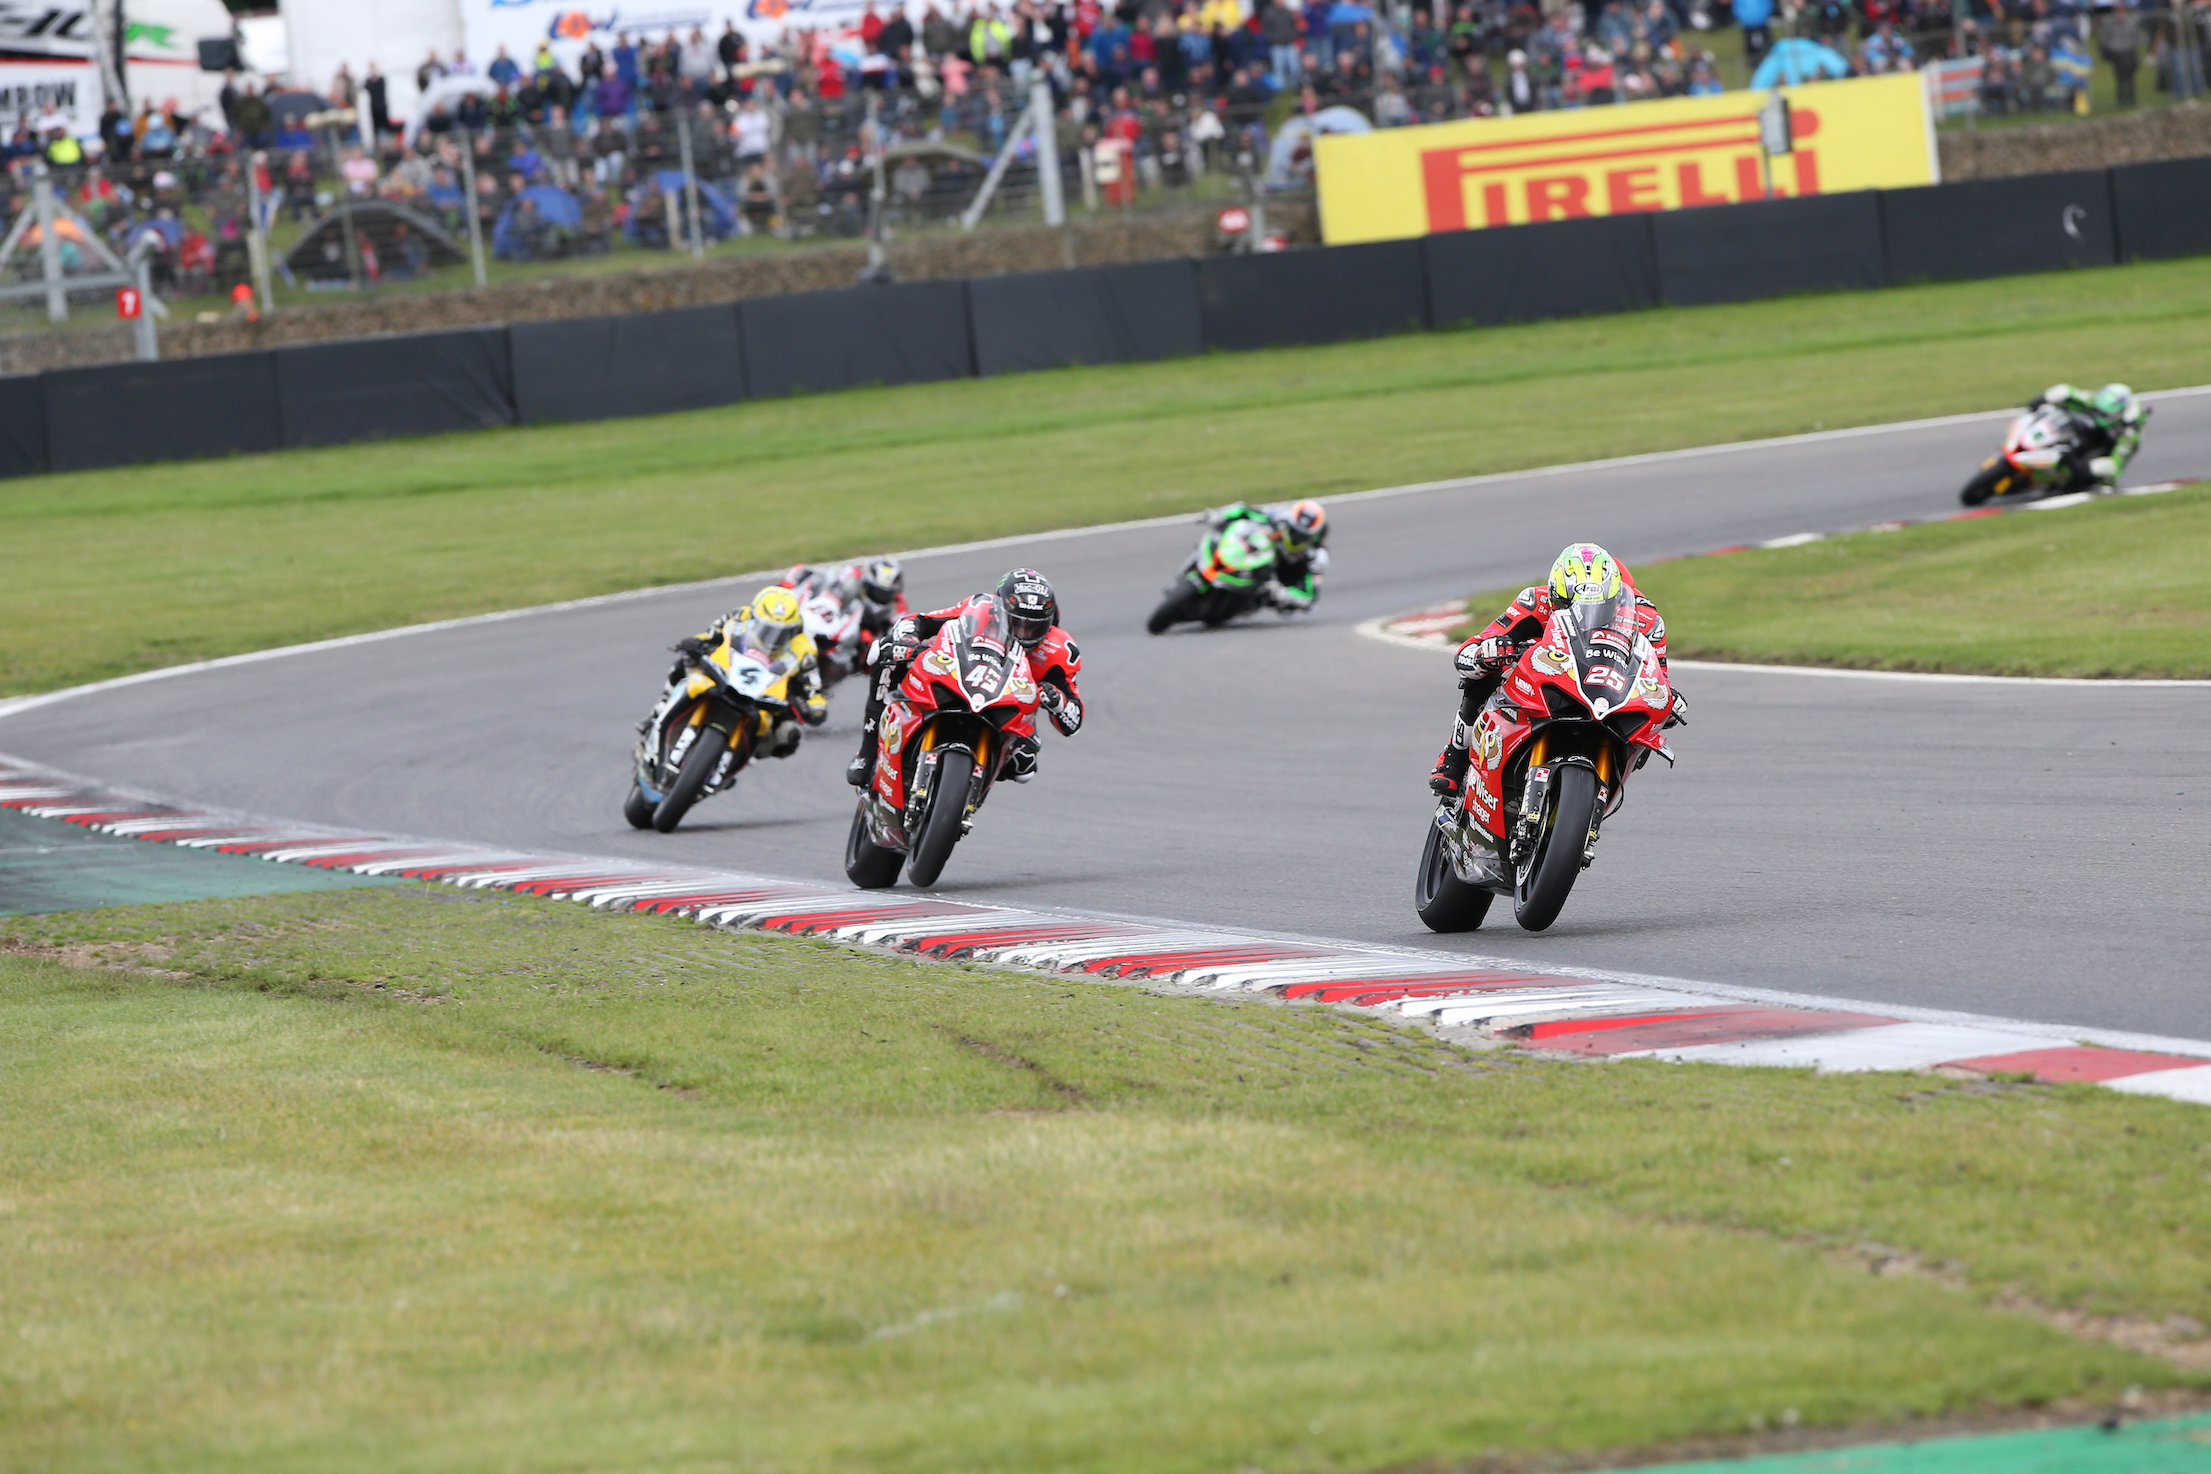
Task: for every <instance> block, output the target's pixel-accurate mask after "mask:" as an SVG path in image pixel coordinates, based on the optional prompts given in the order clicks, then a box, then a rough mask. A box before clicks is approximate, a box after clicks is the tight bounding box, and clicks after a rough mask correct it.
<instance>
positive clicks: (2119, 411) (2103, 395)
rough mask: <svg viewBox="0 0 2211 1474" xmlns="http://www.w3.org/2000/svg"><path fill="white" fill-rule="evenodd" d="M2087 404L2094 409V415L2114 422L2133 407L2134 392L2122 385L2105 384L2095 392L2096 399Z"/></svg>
mask: <svg viewBox="0 0 2211 1474" xmlns="http://www.w3.org/2000/svg"><path fill="white" fill-rule="evenodd" d="M2089 403H2090V404H2092V405H2094V406H2095V407H2096V413H2098V414H2100V415H2109V416H2110V417H2111V418H2112V419H2114V420H2116V419H2118V418H2120V417H2121V416H2123V415H2125V414H2126V412H2127V410H2128V409H2130V408H2131V407H2132V406H2133V404H2134V391H2133V390H2132V389H2129V388H2128V387H2127V386H2126V385H2124V384H2106V385H2104V386H2103V387H2102V388H2101V389H2098V390H2097V391H2096V397H2095V398H2094V399H2092V400H2090V401H2089Z"/></svg>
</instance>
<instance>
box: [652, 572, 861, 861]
mask: <svg viewBox="0 0 2211 1474" xmlns="http://www.w3.org/2000/svg"><path fill="white" fill-rule="evenodd" d="M677 648H678V649H679V650H681V651H682V652H683V656H684V660H683V664H682V665H681V667H680V672H679V674H678V675H677V677H676V678H675V679H674V680H672V681H671V682H670V683H669V686H668V690H667V691H666V693H664V694H663V695H662V696H661V698H660V701H659V704H658V705H656V706H655V707H654V708H653V711H652V715H650V716H649V717H647V718H646V719H645V721H644V722H643V723H642V724H641V725H640V727H639V729H638V733H639V735H638V742H637V759H636V761H637V773H636V777H635V780H634V781H633V782H632V783H631V785H630V794H629V798H628V799H627V800H626V801H625V802H624V803H623V805H622V817H623V818H625V819H627V820H629V822H630V824H631V825H632V826H633V827H634V828H638V829H657V830H659V831H660V832H661V833H662V834H666V833H668V832H669V831H670V830H673V829H674V828H675V827H676V826H677V825H678V824H680V823H682V822H683V816H684V815H685V814H688V813H689V812H690V811H691V809H692V806H693V805H695V804H697V803H698V801H699V800H700V799H702V798H705V797H706V796H707V795H708V794H710V793H719V792H720V791H721V790H723V789H725V788H727V787H729V786H730V785H731V784H733V783H735V782H736V781H737V775H738V774H739V773H740V772H742V771H743V770H744V768H745V765H746V764H747V763H749V762H751V761H752V759H753V758H754V757H755V756H756V755H758V754H759V753H760V752H761V751H762V749H763V748H764V749H765V750H766V751H767V753H768V755H769V756H770V757H789V756H790V755H791V754H792V753H793V752H796V751H797V750H798V744H799V738H800V736H801V735H802V733H803V732H804V729H805V727H808V726H815V727H818V726H820V725H821V724H822V722H823V721H824V720H826V719H827V717H828V714H829V702H828V698H827V697H825V696H823V695H822V692H821V683H820V677H819V675H818V673H817V671H816V665H815V657H814V646H813V642H812V641H811V640H809V639H808V638H807V637H806V635H805V633H804V631H803V629H802V628H801V615H800V612H799V606H798V600H797V599H795V598H793V597H792V596H791V593H790V591H789V590H788V589H776V588H769V589H762V590H761V591H760V595H759V597H758V598H756V599H754V600H753V601H752V603H751V604H749V605H747V606H746V607H745V608H743V609H739V610H737V611H736V612H735V613H732V614H731V615H729V616H728V617H727V618H725V619H723V620H722V621H721V623H719V624H717V625H716V626H715V627H714V628H713V629H712V630H710V631H709V632H708V633H707V634H705V635H702V636H699V637H697V638H695V639H693V640H690V641H686V642H685V643H684V645H681V646H678V647H677ZM802 724H803V725H802Z"/></svg>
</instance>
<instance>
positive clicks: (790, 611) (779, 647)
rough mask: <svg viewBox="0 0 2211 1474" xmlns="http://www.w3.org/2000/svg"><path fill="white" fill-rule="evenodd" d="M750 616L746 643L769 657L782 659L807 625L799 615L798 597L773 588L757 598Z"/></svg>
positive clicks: (765, 589) (755, 596) (762, 591)
mask: <svg viewBox="0 0 2211 1474" xmlns="http://www.w3.org/2000/svg"><path fill="white" fill-rule="evenodd" d="M746 614H747V617H746V620H745V624H744V641H745V643H746V644H747V645H749V646H751V647H752V648H753V649H755V650H758V651H760V652H761V653H762V654H764V655H769V656H774V655H780V654H781V653H782V652H783V648H784V647H785V646H786V645H788V644H790V643H791V637H792V636H793V635H796V634H797V633H798V632H799V630H800V629H801V628H802V627H803V626H804V623H805V621H804V619H803V618H802V617H801V616H800V614H799V611H798V597H797V596H796V595H794V594H793V593H792V592H791V591H790V590H789V589H785V588H777V587H776V586H775V585H773V584H770V585H769V586H768V587H767V588H764V589H762V590H761V591H760V592H759V593H757V594H755V595H753V599H752V605H751V607H750V609H749V610H747V611H746Z"/></svg>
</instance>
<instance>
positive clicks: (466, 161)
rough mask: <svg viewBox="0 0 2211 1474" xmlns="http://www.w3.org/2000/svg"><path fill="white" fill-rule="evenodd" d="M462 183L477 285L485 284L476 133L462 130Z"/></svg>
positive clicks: (469, 252)
mask: <svg viewBox="0 0 2211 1474" xmlns="http://www.w3.org/2000/svg"><path fill="white" fill-rule="evenodd" d="M461 185H462V188H463V189H464V190H465V191H466V192H467V195H468V254H469V256H470V257H471V258H472V259H473V260H474V261H475V263H476V285H477V286H479V287H480V286H482V285H483V284H484V280H485V278H484V221H483V215H482V212H480V211H479V210H478V209H477V208H476V135H475V134H474V133H473V132H471V131H470V130H468V129H466V128H463V129H462V130H461Z"/></svg>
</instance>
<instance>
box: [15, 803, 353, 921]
mask: <svg viewBox="0 0 2211 1474" xmlns="http://www.w3.org/2000/svg"><path fill="white" fill-rule="evenodd" d="M388 883H389V882H387V881H384V880H383V879H381V878H379V877H375V876H368V875H347V874H344V873H342V872H333V871H329V870H317V869H315V868H314V867H313V866H310V865H273V864H271V863H269V862H268V861H267V860H251V859H247V858H245V857H244V856H242V855H214V854H209V853H207V852H206V851H204V850H184V849H178V848H177V847H176V846H175V845H167V844H152V843H149V842H147V841H145V840H139V839H121V838H118V837H116V836H115V835H112V834H94V833H93V832H92V831H90V830H88V829H82V828H79V827H78V826H77V825H75V824H64V823H62V822H61V821H60V820H59V819H34V818H31V817H29V816H27V815H24V814H18V813H14V812H12V811H11V810H7V809H0V916H23V915H28V914H30V913H32V912H40V911H83V910H87V909H89V908H91V907H94V906H132V905H139V904H143V903H147V902H153V901H206V900H215V899H219V898H221V897H225V896H269V895H276V894H278V893H280V892H284V891H319V890H329V889H332V888H333V887H337V886H353V885H384V884H388Z"/></svg>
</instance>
